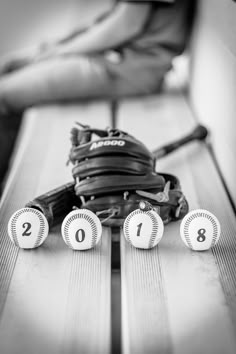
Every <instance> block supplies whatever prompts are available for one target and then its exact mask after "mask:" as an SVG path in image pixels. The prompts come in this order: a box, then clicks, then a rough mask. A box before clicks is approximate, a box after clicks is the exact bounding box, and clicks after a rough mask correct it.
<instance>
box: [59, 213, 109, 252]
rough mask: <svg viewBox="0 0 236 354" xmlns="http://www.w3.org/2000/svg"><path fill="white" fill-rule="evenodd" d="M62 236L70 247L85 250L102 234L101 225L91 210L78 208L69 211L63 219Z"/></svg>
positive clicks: (95, 242) (93, 244)
mask: <svg viewBox="0 0 236 354" xmlns="http://www.w3.org/2000/svg"><path fill="white" fill-rule="evenodd" d="M61 234H62V237H63V239H64V241H65V243H66V244H67V246H69V247H70V248H72V249H74V250H87V249H90V248H92V247H94V246H95V245H96V244H97V243H98V242H99V240H100V238H101V235H102V225H101V222H100V220H99V218H98V217H97V215H95V214H94V213H93V212H92V211H90V210H87V209H78V210H73V211H71V212H70V213H69V214H68V215H67V216H66V217H65V219H64V220H63V223H62V226H61Z"/></svg>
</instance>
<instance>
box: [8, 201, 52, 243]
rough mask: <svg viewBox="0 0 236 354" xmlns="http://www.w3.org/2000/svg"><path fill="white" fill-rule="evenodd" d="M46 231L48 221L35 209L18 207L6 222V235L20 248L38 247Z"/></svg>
mask: <svg viewBox="0 0 236 354" xmlns="http://www.w3.org/2000/svg"><path fill="white" fill-rule="evenodd" d="M48 232H49V226H48V221H47V219H46V218H45V216H44V215H43V213H41V212H40V211H39V210H37V209H33V208H22V209H19V210H17V211H16V212H15V213H14V214H13V215H12V216H11V218H10V220H9V222H8V235H9V237H10V239H11V241H12V242H13V243H14V244H15V245H16V246H18V247H20V248H24V249H31V248H36V247H39V246H40V245H41V244H42V243H43V242H44V241H45V239H46V238H47V236H48Z"/></svg>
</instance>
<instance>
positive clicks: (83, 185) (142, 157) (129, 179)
mask: <svg viewBox="0 0 236 354" xmlns="http://www.w3.org/2000/svg"><path fill="white" fill-rule="evenodd" d="M71 142H72V147H71V150H70V154H69V161H70V162H72V163H73V165H74V166H73V169H72V175H73V177H74V180H75V186H74V190H75V195H76V196H77V197H78V203H77V207H79V208H86V209H90V210H91V211H93V212H94V213H96V214H97V215H98V216H99V218H100V219H101V221H102V223H103V224H104V225H108V226H120V225H122V224H123V222H124V219H125V218H126V217H127V216H128V214H129V213H131V212H132V211H133V210H135V209H137V208H139V207H140V205H143V204H140V203H141V202H142V201H146V202H147V203H148V204H144V205H145V207H146V205H149V206H150V205H151V208H153V209H155V210H156V211H157V212H158V213H159V214H160V216H161V218H162V220H163V222H164V223H168V222H170V221H172V220H178V219H181V218H182V217H183V216H184V215H186V213H187V212H188V203H187V201H186V199H185V197H184V195H183V193H182V191H181V187H180V183H179V180H178V179H177V178H176V177H175V176H173V175H170V174H164V173H157V172H155V162H156V161H155V158H154V156H153V154H152V153H151V152H150V151H149V150H148V149H147V148H146V146H145V145H144V144H143V143H141V142H140V141H139V140H137V139H135V138H134V137H133V136H131V135H129V134H128V133H126V132H124V131H121V130H118V129H106V130H99V129H92V128H90V127H89V126H82V125H81V124H79V127H75V128H73V129H72V131H71Z"/></svg>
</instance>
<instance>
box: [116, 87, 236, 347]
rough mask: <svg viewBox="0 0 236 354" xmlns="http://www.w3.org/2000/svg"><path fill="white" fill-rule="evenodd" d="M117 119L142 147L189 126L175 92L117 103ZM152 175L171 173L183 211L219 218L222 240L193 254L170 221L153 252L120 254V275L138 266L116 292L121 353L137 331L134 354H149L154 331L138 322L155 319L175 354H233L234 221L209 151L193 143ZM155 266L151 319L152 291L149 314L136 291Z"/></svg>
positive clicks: (172, 136) (160, 164)
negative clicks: (160, 305)
mask: <svg viewBox="0 0 236 354" xmlns="http://www.w3.org/2000/svg"><path fill="white" fill-rule="evenodd" d="M119 118H120V127H121V129H124V130H127V131H129V132H130V133H132V134H134V135H135V136H136V137H138V138H140V139H141V140H142V141H143V142H144V143H145V144H147V146H148V147H149V148H150V149H154V148H157V147H158V146H161V145H162V144H163V143H167V142H169V141H171V140H172V139H176V138H178V136H179V137H180V136H182V135H185V134H186V133H188V132H189V131H190V130H191V128H192V127H193V126H194V125H195V123H194V120H193V117H192V114H191V112H190V110H189V108H188V106H187V104H186V102H185V99H184V98H183V97H182V95H181V94H180V93H179V94H178V93H177V92H175V93H172V94H170V95H167V96H166V95H160V97H155V98H147V99H143V100H142V101H139V102H137V101H134V102H130V103H124V104H123V106H122V108H121V109H120V117H119ZM144 122H145V123H144ZM144 124H145V130H144V129H143V126H144ZM157 169H158V170H159V171H162V172H163V171H164V172H169V173H173V174H176V175H177V176H178V177H179V178H180V181H181V185H182V188H183V191H184V193H185V195H186V197H187V199H188V200H189V202H190V209H195V208H206V209H208V210H209V211H211V212H213V213H214V214H215V215H216V216H217V217H218V218H219V220H220V222H221V226H222V236H221V239H220V241H219V244H218V245H217V246H216V247H215V248H214V249H212V251H209V252H193V251H190V250H189V249H188V248H186V246H185V245H184V244H183V243H182V241H181V238H180V235H179V226H180V222H175V223H172V224H170V225H167V226H166V227H165V231H164V236H163V239H162V240H161V242H160V244H159V246H158V248H157V249H156V250H155V251H154V252H153V251H151V252H150V251H142V250H141V251H140V250H134V249H132V250H131V248H130V247H129V246H125V247H122V248H121V251H122V256H121V259H122V265H121V266H122V268H123V269H127V268H129V272H130V273H131V274H132V273H133V274H135V275H136V274H137V272H138V270H137V267H138V266H140V265H141V264H142V265H145V267H144V266H143V270H140V273H139V274H141V275H139V277H136V276H134V280H133V282H132V283H128V279H127V276H125V277H124V278H123V276H124V273H123V272H122V284H123V286H124V289H126V288H129V293H128V294H127V292H124V293H123V297H122V300H123V304H122V307H123V309H122V311H123V312H124V313H126V312H127V314H126V315H124V317H123V318H124V321H127V323H124V326H126V329H127V332H126V335H125V336H124V338H123V341H124V342H123V346H124V347H125V348H127V349H126V350H125V353H132V352H133V351H132V348H133V346H135V345H136V344H135V340H137V335H136V338H134V333H139V338H138V342H139V344H140V347H141V345H142V350H140V351H137V352H136V353H142V352H146V347H147V348H148V350H150V349H149V348H150V347H149V343H150V341H152V342H153V343H154V342H155V341H156V340H157V332H158V330H159V327H158V326H155V329H156V332H155V330H152V331H151V335H152V339H150V338H149V336H150V332H149V333H146V332H145V331H143V321H144V320H143V319H145V320H146V319H149V318H151V317H152V316H156V318H155V321H156V322H158V321H159V322H158V323H163V329H162V330H164V328H167V329H168V327H166V325H165V324H166V323H169V332H170V337H171V338H170V344H169V345H171V344H172V346H173V351H174V352H175V353H181V354H185V353H186V354H187V353H190V352H191V353H196V354H197V353H204V352H205V353H212V354H213V353H215V354H216V353H218V354H220V353H223V352H224V353H230V354H231V353H232V354H233V353H234V352H235V351H236V343H235V333H236V331H235V329H236V328H235V323H236V322H235V316H236V311H235V294H236V292H235V290H236V287H235V286H236V285H235V284H236V283H235V282H234V279H235V267H236V262H235V249H236V240H235V232H236V223H235V215H234V214H233V211H232V208H231V206H230V203H229V201H228V200H227V196H226V194H225V191H224V188H223V186H222V182H221V180H220V178H219V176H218V173H217V171H216V169H215V166H214V164H213V162H212V159H211V156H210V154H209V152H208V151H207V149H206V147H205V146H204V145H201V144H199V143H193V144H192V145H191V146H188V147H185V148H182V149H181V150H179V151H178V152H175V153H173V154H172V155H170V156H169V157H166V158H164V159H163V160H160V161H159V162H158V163H157ZM130 253H131V254H133V256H132V257H134V255H135V253H137V254H139V256H138V257H139V264H138V265H137V264H136V263H133V264H132V262H130V260H129V259H128V255H129V257H130ZM154 253H155V254H156V256H155V257H156V260H155V261H154V260H153V257H154V256H153V254H154ZM158 268H160V269H161V271H162V273H161V274H162V277H159V278H158V277H157V276H156V278H155V279H154V278H153V284H152V286H151V291H152V292H154V291H155V290H154V289H155V288H159V287H160V286H162V288H163V294H166V303H165V304H166V310H165V311H164V310H163V312H162V316H161V315H160V314H161V313H160V312H159V313H158V312H156V314H155V315H154V312H155V308H156V306H157V303H158V302H159V301H160V297H158V296H157V293H156V296H153V297H152V303H153V309H152V306H151V305H149V306H147V305H146V300H147V295H146V294H145V290H143V291H141V292H137V291H136V289H137V287H138V288H139V289H140V287H141V285H142V284H143V287H144V288H145V287H147V285H146V281H145V278H144V277H145V274H147V273H149V272H150V274H152V273H151V272H152V269H155V270H156V273H158ZM129 282H130V279H129ZM161 284H162V285H161ZM146 291H147V288H146ZM137 296H139V299H138V303H137V301H136V302H134V304H132V312H130V311H129V310H128V309H129V306H131V299H132V298H133V299H136V298H137ZM150 298H151V295H150ZM142 303H143V307H141V305H140V304H142ZM226 303H227V304H228V306H226ZM135 307H136V308H135ZM140 308H141V311H140ZM128 311H129V312H128ZM166 313H168V320H167V319H166ZM128 314H129V316H128ZM135 315H136V316H135ZM130 316H132V317H133V318H132V319H131V318H130ZM128 317H129V319H128ZM153 322H154V320H153ZM162 348H163V342H162V340H160V341H159V344H156V345H155V346H153V348H152V349H153V352H154V351H155V352H162Z"/></svg>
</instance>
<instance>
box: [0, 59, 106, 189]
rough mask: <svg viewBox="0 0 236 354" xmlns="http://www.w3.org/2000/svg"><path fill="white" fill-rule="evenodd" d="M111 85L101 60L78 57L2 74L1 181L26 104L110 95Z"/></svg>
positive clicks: (0, 87) (0, 118)
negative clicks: (99, 61) (100, 62)
mask: <svg viewBox="0 0 236 354" xmlns="http://www.w3.org/2000/svg"><path fill="white" fill-rule="evenodd" d="M110 86H111V83H110V78H109V76H108V75H107V73H106V71H105V69H104V68H103V66H102V65H101V64H99V63H98V62H96V61H93V60H90V59H86V58H77V57H76V58H75V57H71V58H62V59H54V60H50V61H47V62H46V61H45V62H41V63H39V64H35V65H32V66H29V67H27V68H24V69H22V70H19V71H17V72H14V73H12V74H9V75H6V76H3V77H1V78H0V185H1V182H2V180H3V178H4V175H5V173H6V171H7V168H8V162H9V158H10V156H11V153H12V149H13V146H14V141H15V138H16V136H17V132H18V129H19V125H20V116H21V113H22V112H23V111H24V110H25V109H26V108H28V107H31V106H34V105H39V104H45V103H50V102H52V103H55V102H63V101H70V100H78V99H87V98H90V99H91V98H98V97H100V98H101V97H106V96H107V97H108V95H109V87H110ZM16 114H18V115H16Z"/></svg>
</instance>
